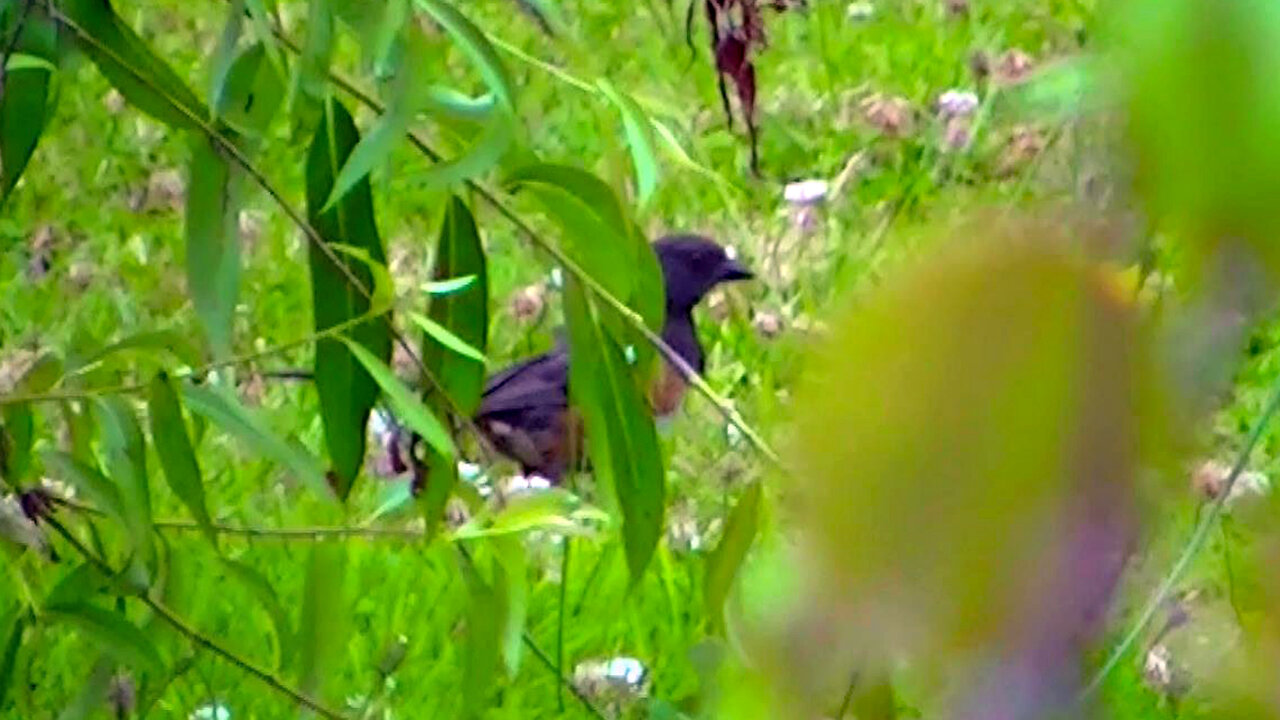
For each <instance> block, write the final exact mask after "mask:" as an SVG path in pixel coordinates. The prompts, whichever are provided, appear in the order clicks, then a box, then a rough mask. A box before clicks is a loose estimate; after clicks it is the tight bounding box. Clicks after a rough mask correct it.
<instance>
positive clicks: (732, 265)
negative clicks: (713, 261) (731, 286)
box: [720, 258, 756, 282]
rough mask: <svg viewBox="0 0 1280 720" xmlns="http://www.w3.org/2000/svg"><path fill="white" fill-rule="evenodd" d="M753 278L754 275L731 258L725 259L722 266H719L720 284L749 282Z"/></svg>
mask: <svg viewBox="0 0 1280 720" xmlns="http://www.w3.org/2000/svg"><path fill="white" fill-rule="evenodd" d="M755 276H756V274H755V273H753V272H751V271H750V270H748V269H747V266H746V265H743V264H742V263H740V262H738V261H737V260H735V259H733V258H729V259H726V260H725V261H724V264H722V265H721V266H720V282H732V281H734V280H750V279H752V278H754V277H755Z"/></svg>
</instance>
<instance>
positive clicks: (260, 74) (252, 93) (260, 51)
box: [214, 43, 285, 135]
mask: <svg viewBox="0 0 1280 720" xmlns="http://www.w3.org/2000/svg"><path fill="white" fill-rule="evenodd" d="M284 82H285V81H284V76H283V75H281V74H280V72H279V71H278V70H276V67H275V66H274V65H272V64H271V62H270V61H269V60H268V58H267V51H266V49H265V48H264V47H263V44H262V43H254V44H253V45H250V46H249V47H247V48H245V49H244V50H243V51H242V52H240V53H239V54H237V55H236V58H235V60H234V61H233V62H232V64H231V68H230V70H229V71H228V73H227V76H226V83H225V85H224V86H223V87H222V89H221V92H220V93H219V94H218V100H217V103H216V104H215V105H214V110H215V111H216V112H217V114H218V116H219V117H221V118H222V119H223V120H225V121H226V122H227V123H228V124H230V125H231V126H232V127H235V128H236V129H237V130H240V131H242V132H245V133H249V134H251V135H262V134H264V133H265V132H266V131H267V128H268V127H270V125H271V120H272V119H273V118H274V117H275V114H276V111H277V110H279V109H280V105H281V103H282V102H284V94H285V85H284Z"/></svg>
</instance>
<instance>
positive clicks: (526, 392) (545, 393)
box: [476, 348, 569, 417]
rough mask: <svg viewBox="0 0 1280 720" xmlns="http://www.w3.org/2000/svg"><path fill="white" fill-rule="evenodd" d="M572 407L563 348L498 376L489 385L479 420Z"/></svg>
mask: <svg viewBox="0 0 1280 720" xmlns="http://www.w3.org/2000/svg"><path fill="white" fill-rule="evenodd" d="M568 405H569V353H568V352H567V351H566V350H565V349H562V348H558V349H556V350H552V351H550V352H546V353H543V354H541V355H536V356H534V357H532V358H530V359H528V360H525V361H524V362H521V363H517V364H515V365H513V366H511V367H509V368H507V369H505V370H502V371H500V372H498V373H497V374H495V375H493V376H492V377H490V378H489V381H488V382H487V383H485V388H484V394H483V395H482V397H481V399H480V409H479V411H477V413H476V416H477V417H485V416H488V415H496V414H499V413H508V412H513V411H516V410H527V409H529V408H559V407H567V406H568Z"/></svg>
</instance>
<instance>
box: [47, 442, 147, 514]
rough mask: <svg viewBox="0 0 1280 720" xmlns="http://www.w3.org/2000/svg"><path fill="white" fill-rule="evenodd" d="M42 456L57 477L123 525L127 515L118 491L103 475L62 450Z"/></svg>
mask: <svg viewBox="0 0 1280 720" xmlns="http://www.w3.org/2000/svg"><path fill="white" fill-rule="evenodd" d="M43 457H44V464H45V467H47V468H49V470H51V471H52V472H54V473H56V476H55V477H56V478H57V479H59V480H62V481H63V482H67V483H70V484H71V485H72V486H73V487H74V488H75V489H76V491H77V492H79V493H80V494H81V495H83V496H84V497H86V498H87V499H88V500H89V502H91V503H93V505H94V506H95V507H97V508H98V509H100V510H102V511H103V512H105V513H107V515H108V516H109V517H110V518H112V519H113V520H115V521H116V522H118V523H120V525H121V527H125V525H126V523H127V521H126V519H125V518H126V517H127V515H126V513H125V509H124V502H123V501H122V500H121V498H120V491H119V490H118V489H116V486H115V485H114V484H113V483H112V482H111V481H110V480H108V479H107V477H106V476H105V475H103V474H102V473H101V472H98V470H97V469H95V468H93V467H90V466H89V465H86V464H85V463H82V462H80V461H79V460H76V459H75V458H73V457H71V456H70V455H68V454H67V453H64V452H60V451H50V452H47V453H45V454H44V456H43Z"/></svg>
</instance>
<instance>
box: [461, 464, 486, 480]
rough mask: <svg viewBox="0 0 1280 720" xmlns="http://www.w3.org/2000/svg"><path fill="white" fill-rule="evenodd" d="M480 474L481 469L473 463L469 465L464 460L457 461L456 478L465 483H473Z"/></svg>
mask: <svg viewBox="0 0 1280 720" xmlns="http://www.w3.org/2000/svg"><path fill="white" fill-rule="evenodd" d="M481 472H482V468H481V467H480V466H479V465H476V464H475V463H469V462H467V461H466V460H459V461H458V477H460V478H462V479H463V480H466V481H467V482H475V481H476V479H477V478H479V477H480V473H481Z"/></svg>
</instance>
